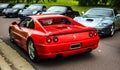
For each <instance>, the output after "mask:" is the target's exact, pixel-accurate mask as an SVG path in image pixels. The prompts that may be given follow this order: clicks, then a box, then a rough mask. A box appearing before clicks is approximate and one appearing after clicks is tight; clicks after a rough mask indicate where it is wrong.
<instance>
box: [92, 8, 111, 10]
mask: <svg viewBox="0 0 120 70" xmlns="http://www.w3.org/2000/svg"><path fill="white" fill-rule="evenodd" d="M91 9H103V10H113V9H112V8H91Z"/></svg>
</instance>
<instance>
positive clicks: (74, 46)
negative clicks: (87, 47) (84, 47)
mask: <svg viewBox="0 0 120 70" xmlns="http://www.w3.org/2000/svg"><path fill="white" fill-rule="evenodd" d="M80 47H81V45H80V43H77V44H71V45H70V49H72V50H73V49H78V48H80Z"/></svg>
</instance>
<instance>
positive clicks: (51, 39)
mask: <svg viewBox="0 0 120 70" xmlns="http://www.w3.org/2000/svg"><path fill="white" fill-rule="evenodd" d="M52 41H53V42H58V37H56V36H53V37H52V36H51V37H47V38H46V42H47V43H51V42H52Z"/></svg>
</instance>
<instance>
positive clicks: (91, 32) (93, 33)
mask: <svg viewBox="0 0 120 70" xmlns="http://www.w3.org/2000/svg"><path fill="white" fill-rule="evenodd" d="M89 36H90V37H95V36H97V32H96V31H90V32H89Z"/></svg>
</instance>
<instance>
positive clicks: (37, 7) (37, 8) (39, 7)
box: [27, 5, 42, 10]
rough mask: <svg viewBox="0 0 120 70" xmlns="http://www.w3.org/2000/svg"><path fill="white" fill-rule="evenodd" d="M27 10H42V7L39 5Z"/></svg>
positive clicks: (31, 6)
mask: <svg viewBox="0 0 120 70" xmlns="http://www.w3.org/2000/svg"><path fill="white" fill-rule="evenodd" d="M27 9H28V10H34V9H36V10H41V9H42V6H41V5H30V6H29V7H28V8H27Z"/></svg>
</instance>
